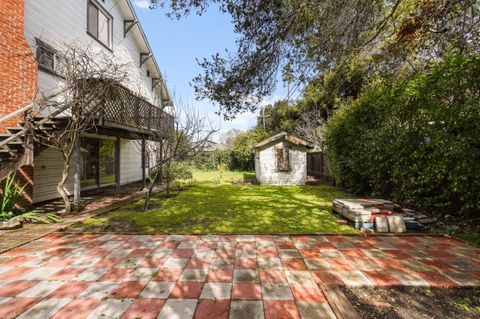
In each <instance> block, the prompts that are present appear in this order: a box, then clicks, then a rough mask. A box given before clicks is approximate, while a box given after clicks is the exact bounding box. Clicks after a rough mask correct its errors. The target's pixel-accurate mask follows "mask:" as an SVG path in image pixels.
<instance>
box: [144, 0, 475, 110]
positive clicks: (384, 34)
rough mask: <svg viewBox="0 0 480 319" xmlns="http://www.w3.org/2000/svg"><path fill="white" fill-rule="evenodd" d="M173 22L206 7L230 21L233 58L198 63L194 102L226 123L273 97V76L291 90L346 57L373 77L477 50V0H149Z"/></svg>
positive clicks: (202, 11) (333, 66)
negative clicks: (209, 105) (366, 65)
mask: <svg viewBox="0 0 480 319" xmlns="http://www.w3.org/2000/svg"><path fill="white" fill-rule="evenodd" d="M150 1H151V5H152V8H155V7H159V6H167V7H169V11H168V15H170V16H171V17H176V18H180V17H182V16H186V15H188V14H190V13H191V12H196V13H197V14H202V13H204V12H205V11H206V10H207V9H208V8H209V7H210V6H215V7H218V8H219V9H220V11H221V12H223V13H225V14H229V15H230V16H231V18H232V23H233V25H234V30H235V32H236V33H238V34H239V39H238V40H237V44H238V47H237V50H236V52H227V53H226V55H225V56H223V55H220V54H218V53H217V54H215V55H214V56H213V57H212V58H211V59H204V60H202V61H201V62H200V66H201V67H202V68H203V74H200V75H198V76H197V77H196V78H195V79H194V85H195V89H196V93H197V97H198V98H200V99H204V98H208V99H211V100H213V101H216V102H218V103H219V104H220V105H221V108H222V111H223V113H224V116H225V117H227V118H228V117H233V116H235V114H237V113H238V112H242V111H245V110H254V109H255V108H256V107H257V106H258V103H259V100H260V99H261V98H263V97H265V96H267V95H270V94H271V93H272V92H273V89H274V87H275V83H276V81H277V78H278V73H280V72H282V71H283V78H284V79H286V80H287V81H288V83H292V82H293V86H296V85H299V84H300V83H307V82H308V81H309V80H311V79H313V78H315V77H317V76H318V75H321V74H323V73H325V71H328V70H331V69H333V68H335V67H337V66H339V65H342V64H343V63H346V62H348V61H349V60H350V59H351V58H352V57H358V58H360V59H362V60H363V59H366V58H369V59H371V62H372V64H374V65H375V67H376V68H377V69H378V70H379V71H383V72H394V71H395V70H398V69H399V68H402V67H403V66H409V67H411V68H412V69H413V70H412V71H414V70H416V69H418V68H422V67H423V66H424V65H425V63H427V62H428V61H431V60H437V59H439V58H440V57H441V56H442V55H443V54H444V53H445V52H449V51H451V50H452V49H455V50H459V51H460V52H462V53H468V52H470V53H475V52H477V53H478V51H479V49H480V44H479V43H480V41H479V37H480V31H479V30H480V28H479V24H480V15H479V10H480V8H479V7H480V4H479V2H478V0H421V1H418V0H391V1H384V0H373V1H364V0H321V1H319V0H150Z"/></svg>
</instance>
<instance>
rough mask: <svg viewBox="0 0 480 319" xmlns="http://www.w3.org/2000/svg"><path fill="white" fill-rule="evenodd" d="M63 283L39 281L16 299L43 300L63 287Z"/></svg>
mask: <svg viewBox="0 0 480 319" xmlns="http://www.w3.org/2000/svg"><path fill="white" fill-rule="evenodd" d="M64 284H65V282H63V281H41V282H39V283H38V284H36V285H35V286H33V287H30V288H28V289H27V290H25V291H23V292H21V293H20V294H18V295H17V297H35V298H43V297H46V296H47V295H49V294H50V293H52V292H54V291H55V290H57V289H58V288H59V287H61V286H63V285H64Z"/></svg>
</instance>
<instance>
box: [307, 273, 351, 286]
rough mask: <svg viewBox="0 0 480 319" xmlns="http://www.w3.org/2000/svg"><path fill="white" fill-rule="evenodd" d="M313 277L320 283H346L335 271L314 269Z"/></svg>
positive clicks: (340, 284)
mask: <svg viewBox="0 0 480 319" xmlns="http://www.w3.org/2000/svg"><path fill="white" fill-rule="evenodd" d="M312 277H313V279H314V280H315V282H316V283H317V284H319V285H327V286H328V285H339V286H342V285H343V284H344V283H343V281H342V279H340V278H339V277H338V275H337V274H336V273H335V272H334V271H328V270H314V271H312Z"/></svg>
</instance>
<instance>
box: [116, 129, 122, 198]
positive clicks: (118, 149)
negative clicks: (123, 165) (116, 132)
mask: <svg viewBox="0 0 480 319" xmlns="http://www.w3.org/2000/svg"><path fill="white" fill-rule="evenodd" d="M120 147H121V141H120V136H117V139H116V140H115V186H116V189H115V194H116V195H119V194H120V160H121V159H120Z"/></svg>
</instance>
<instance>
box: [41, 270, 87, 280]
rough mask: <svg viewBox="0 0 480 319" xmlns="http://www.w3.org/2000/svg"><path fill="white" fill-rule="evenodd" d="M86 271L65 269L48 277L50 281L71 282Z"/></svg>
mask: <svg viewBox="0 0 480 319" xmlns="http://www.w3.org/2000/svg"><path fill="white" fill-rule="evenodd" d="M84 271H85V269H84V268H63V269H60V270H59V271H57V272H56V273H54V274H53V275H51V276H50V277H48V280H63V281H65V280H70V279H72V278H73V277H75V276H76V275H78V274H80V273H81V272H84Z"/></svg>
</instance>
